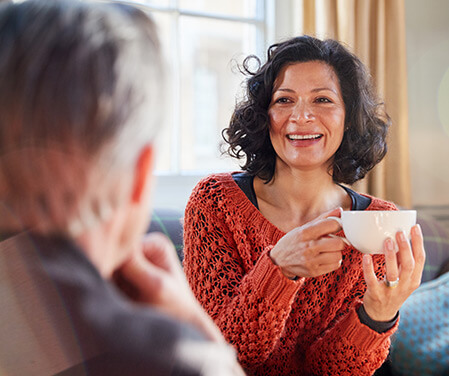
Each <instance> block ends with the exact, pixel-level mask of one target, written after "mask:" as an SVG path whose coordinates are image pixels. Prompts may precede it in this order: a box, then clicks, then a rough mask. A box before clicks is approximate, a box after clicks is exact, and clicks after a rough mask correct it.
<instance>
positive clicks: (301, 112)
mask: <svg viewBox="0 0 449 376" xmlns="http://www.w3.org/2000/svg"><path fill="white" fill-rule="evenodd" d="M291 117H292V118H293V119H294V120H296V121H309V120H312V119H313V118H314V115H313V109H312V106H310V105H309V104H308V103H307V102H306V101H298V102H297V103H296V105H295V106H294V107H293V110H292V114H291Z"/></svg>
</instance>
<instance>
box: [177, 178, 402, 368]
mask: <svg viewBox="0 0 449 376" xmlns="http://www.w3.org/2000/svg"><path fill="white" fill-rule="evenodd" d="M371 199H372V202H371V204H370V206H369V208H368V209H367V210H395V209H396V208H395V206H394V205H393V204H391V203H388V202H385V201H382V200H379V199H377V198H374V197H371ZM283 235H284V233H283V232H282V231H280V230H279V229H278V228H277V227H275V226H274V225H273V224H271V223H270V222H269V221H268V220H267V219H265V218H264V217H263V216H262V214H261V213H260V212H259V211H258V210H257V209H256V208H255V207H254V206H253V205H252V204H251V202H250V201H249V200H248V198H247V197H246V195H245V194H244V193H243V192H242V191H241V189H240V188H239V187H238V186H237V184H236V183H235V182H234V180H233V178H232V176H231V174H229V173H226V174H216V175H212V176H210V177H208V178H205V179H203V180H202V181H201V182H200V183H199V184H198V185H197V186H196V187H195V189H194V191H193V193H192V195H191V197H190V200H189V202H188V204H187V207H186V213H185V222H184V242H185V244H184V245H185V248H184V251H185V259H184V268H185V272H186V275H187V278H188V280H189V283H190V285H191V287H192V289H193V291H194V293H195V295H196V297H197V298H198V299H199V301H200V302H201V304H202V305H203V307H204V308H205V309H206V310H207V312H208V313H209V314H210V315H211V316H212V317H213V319H214V320H215V322H216V324H217V325H218V326H219V327H220V328H221V330H222V332H223V334H224V336H225V338H226V339H227V341H228V342H230V343H231V344H232V345H233V346H234V347H235V348H236V350H237V352H238V356H239V360H240V362H241V364H242V365H243V367H244V368H245V369H246V370H247V372H248V373H249V374H254V375H276V376H278V375H332V376H337V375H351V376H353V375H356V376H363V375H372V374H373V372H374V371H375V370H376V369H377V368H379V367H380V366H381V364H382V363H383V361H384V360H385V358H386V357H387V355H388V349H389V345H390V339H389V338H390V336H391V334H392V333H393V332H394V331H395V330H396V328H397V323H396V325H395V326H394V327H393V328H391V329H390V330H389V331H387V332H385V333H382V334H380V333H377V332H375V331H373V330H372V329H370V328H369V327H367V326H366V325H364V324H362V323H360V321H359V318H358V315H357V312H356V309H357V308H358V307H359V305H360V304H361V299H362V298H363V295H364V292H365V289H366V285H365V282H364V278H363V271H362V264H361V262H362V254H361V253H360V252H358V251H356V250H354V249H353V248H350V247H347V248H345V249H344V251H343V263H342V266H341V267H340V268H339V269H338V270H336V271H334V272H332V273H328V274H325V275H322V276H319V277H317V278H300V279H299V280H297V281H292V280H289V279H288V278H286V277H285V276H284V275H283V274H282V273H281V271H280V270H279V268H278V267H277V266H275V265H274V264H273V262H272V261H271V259H270V257H269V255H268V252H269V251H270V250H271V249H272V247H273V245H274V244H276V243H277V241H278V240H279V239H280V238H281V237H282V236H283ZM340 235H342V234H340ZM374 264H375V265H376V273H377V275H378V277H379V278H381V277H382V276H383V274H384V273H383V268H384V263H383V256H375V257H374Z"/></svg>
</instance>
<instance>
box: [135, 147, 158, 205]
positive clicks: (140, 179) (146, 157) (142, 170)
mask: <svg viewBox="0 0 449 376" xmlns="http://www.w3.org/2000/svg"><path fill="white" fill-rule="evenodd" d="M153 162H154V148H153V146H152V145H150V144H148V145H145V146H144V147H143V148H142V150H141V151H140V154H139V157H138V158H137V161H136V165H135V167H134V181H133V188H132V197H131V199H132V202H133V203H135V204H138V203H140V202H141V201H142V200H143V198H144V193H145V191H146V188H147V187H148V185H149V184H150V183H151V180H152V179H153Z"/></svg>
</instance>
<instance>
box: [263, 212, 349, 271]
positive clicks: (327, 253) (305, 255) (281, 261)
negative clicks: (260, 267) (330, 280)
mask: <svg viewBox="0 0 449 376" xmlns="http://www.w3.org/2000/svg"><path fill="white" fill-rule="evenodd" d="M340 213H341V209H340V208H338V209H334V210H332V211H330V212H327V213H324V214H323V215H321V216H319V217H318V218H316V219H315V220H313V221H311V222H309V223H307V224H305V225H303V226H301V227H297V228H295V229H293V230H292V231H290V232H288V233H287V234H285V235H284V236H283V237H282V238H281V239H280V240H279V241H278V243H277V244H276V245H275V246H274V248H273V249H272V250H271V252H270V257H271V259H272V260H273V262H274V263H275V264H276V265H278V266H279V267H280V269H281V271H282V273H283V274H284V275H285V276H286V277H288V278H293V277H295V276H299V277H318V276H320V275H322V274H326V273H330V272H332V271H334V270H336V269H338V268H339V267H340V266H341V262H342V253H341V251H342V250H343V249H344V247H345V243H344V241H343V240H342V239H341V238H339V237H332V236H330V235H332V234H334V233H336V232H338V231H339V230H341V227H340V225H339V224H338V223H337V222H336V221H335V220H332V219H327V218H328V217H331V216H340Z"/></svg>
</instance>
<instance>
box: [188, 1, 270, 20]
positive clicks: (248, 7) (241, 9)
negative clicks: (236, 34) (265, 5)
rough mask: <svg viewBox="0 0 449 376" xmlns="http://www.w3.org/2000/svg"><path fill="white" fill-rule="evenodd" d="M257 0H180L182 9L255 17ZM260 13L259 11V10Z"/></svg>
mask: <svg viewBox="0 0 449 376" xmlns="http://www.w3.org/2000/svg"><path fill="white" fill-rule="evenodd" d="M258 3H261V1H260V0H259V1H257V0H221V1H219V0H215V1H211V0H180V1H179V7H180V8H181V9H182V10H187V11H195V12H204V13H215V14H224V15H228V16H237V17H248V18H256V17H257V15H258V9H257V5H258ZM259 14H260V12H259Z"/></svg>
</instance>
